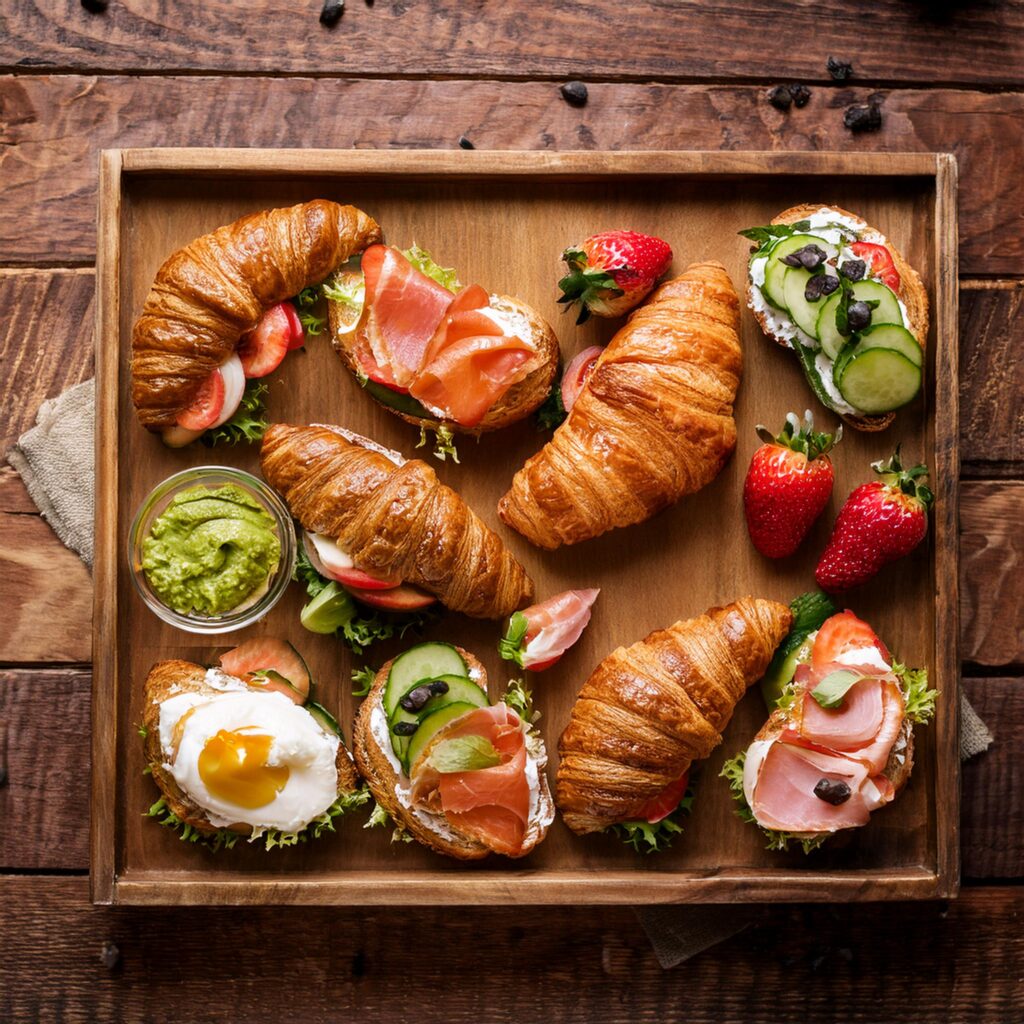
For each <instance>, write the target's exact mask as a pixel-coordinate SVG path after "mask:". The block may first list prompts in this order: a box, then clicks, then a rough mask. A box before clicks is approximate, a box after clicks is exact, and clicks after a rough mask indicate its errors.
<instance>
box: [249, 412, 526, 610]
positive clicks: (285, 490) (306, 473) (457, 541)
mask: <svg viewBox="0 0 1024 1024" xmlns="http://www.w3.org/2000/svg"><path fill="white" fill-rule="evenodd" d="M357 438H358V435H354V434H347V432H345V433H343V432H339V431H337V430H332V429H329V428H327V427H320V426H313V427H293V426H288V425H285V424H274V425H273V426H272V427H271V428H270V429H269V430H268V431H267V433H266V435H265V437H264V439H263V447H262V450H261V453H260V463H261V468H262V470H263V475H264V476H265V477H266V479H267V481H268V482H269V483H270V485H271V486H272V487H273V488H275V490H277V491H279V492H280V493H281V494H282V495H283V496H284V499H285V501H286V502H287V503H288V507H289V508H290V509H291V512H292V515H294V516H295V518H296V519H298V521H299V522H300V523H301V525H302V527H303V528H304V529H306V530H309V531H311V532H313V533H320V534H324V535H326V536H327V537H330V538H331V539H332V540H334V541H335V542H336V543H337V544H338V546H339V547H341V548H342V549H343V550H344V551H345V552H347V553H348V555H349V556H350V557H351V558H352V560H353V562H355V564H356V565H357V566H358V567H359V568H360V569H364V570H366V571H367V572H372V573H375V574H377V575H379V576H386V577H391V578H397V579H402V580H404V581H406V582H408V583H412V584H414V585H416V586H418V587H422V588H423V589H424V590H427V591H429V592H430V593H432V594H435V595H436V596H437V597H438V598H439V599H440V600H441V602H442V603H443V604H444V605H446V606H447V607H448V608H451V609H452V611H457V612H462V613H463V614H465V615H470V616H472V617H474V618H479V619H500V618H503V617H504V616H506V615H510V614H511V613H512V612H513V611H515V610H516V609H517V608H519V607H520V606H521V605H523V604H526V603H527V602H528V601H530V599H531V598H532V597H533V581H532V580H531V579H530V577H529V576H527V574H526V570H525V569H524V568H523V567H522V566H521V565H520V564H519V562H517V561H516V559H515V558H514V557H513V556H512V554H511V553H510V552H509V550H508V549H507V548H506V547H505V545H504V544H503V543H502V541H501V539H500V538H499V537H498V535H497V534H496V533H494V531H493V530H491V529H489V528H488V527H487V526H486V525H485V524H484V523H483V522H482V521H481V520H480V519H479V517H478V516H477V515H476V513H474V512H473V511H472V509H470V508H469V506H468V505H466V503H465V502H464V501H463V500H462V498H460V497H459V496H458V494H456V493H455V491H453V490H452V489H451V488H450V487H445V486H444V485H443V484H442V483H440V481H439V480H438V479H437V475H436V474H435V473H434V471H433V470H432V469H431V468H430V466H428V465H427V464H426V463H425V462H420V461H419V460H418V459H411V460H409V461H405V460H400V456H395V457H394V458H391V457H389V455H386V454H384V451H385V449H377V448H376V447H375V446H372V444H373V443H372V442H365V439H358V440H356V439H357ZM360 442H365V444H364V443H360ZM366 444H368V445H371V446H372V447H366V446H365V445H366ZM396 460H400V461H396Z"/></svg>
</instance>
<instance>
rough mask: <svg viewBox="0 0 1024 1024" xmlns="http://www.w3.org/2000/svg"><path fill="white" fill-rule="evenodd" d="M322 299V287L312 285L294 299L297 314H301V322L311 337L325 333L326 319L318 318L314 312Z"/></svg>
mask: <svg viewBox="0 0 1024 1024" xmlns="http://www.w3.org/2000/svg"><path fill="white" fill-rule="evenodd" d="M322 297H323V288H322V286H321V285H318V284H311V285H310V286H309V287H308V288H303V289H302V291H301V292H299V294H298V295H296V296H295V298H294V299H292V303H293V305H294V306H295V309H296V312H297V313H298V314H299V320H300V321H301V323H302V327H303V330H304V331H305V332H306V333H307V334H308V335H310V336H311V337H315V336H316V335H318V334H321V333H323V329H324V325H325V324H326V323H327V318H326V317H322V316H317V315H316V313H314V312H313V306H315V305H316V304H317V303H318V302H319V301H320V299H321V298H322Z"/></svg>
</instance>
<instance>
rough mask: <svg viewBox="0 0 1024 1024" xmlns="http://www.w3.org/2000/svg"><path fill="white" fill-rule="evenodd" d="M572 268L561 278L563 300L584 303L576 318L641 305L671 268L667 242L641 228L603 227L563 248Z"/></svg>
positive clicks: (611, 313)
mask: <svg viewBox="0 0 1024 1024" xmlns="http://www.w3.org/2000/svg"><path fill="white" fill-rule="evenodd" d="M562 259H563V260H564V261H565V262H566V264H567V265H568V267H569V273H568V274H567V275H566V276H565V277H563V278H562V280H561V281H559V282H558V287H559V288H561V289H562V297H561V298H560V299H559V300H558V301H559V302H561V303H568V304H570V305H572V304H573V303H576V302H579V303H580V314H579V316H578V317H577V318H576V323H578V324H581V323H583V322H584V321H585V320H587V318H588V317H589V316H590V314H591V313H593V314H594V315H595V316H621V315H622V314H623V313H626V312H628V311H629V310H631V309H632V308H633V307H634V306H635V305H637V304H638V303H639V302H640V301H641V300H642V299H643V298H644V297H645V296H646V295H647V294H648V293H649V292H650V290H651V289H652V288H653V287H654V284H655V282H656V281H657V280H658V278H659V277H661V275H662V274H664V273H665V271H666V270H668V265H669V264H670V263H671V262H672V249H671V248H670V247H669V244H668V242H664V241H662V240H661V239H660V238H655V237H654V236H653V235H644V234H641V233H640V232H639V231H604V232H602V233H601V234H598V235H591V236H590V237H589V238H588V239H586V240H585V241H584V242H583V244H582V245H575V246H570V247H569V248H568V249H566V250H565V252H563V253H562Z"/></svg>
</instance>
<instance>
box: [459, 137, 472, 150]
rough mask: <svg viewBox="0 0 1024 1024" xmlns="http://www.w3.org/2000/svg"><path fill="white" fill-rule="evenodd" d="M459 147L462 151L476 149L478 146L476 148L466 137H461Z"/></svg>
mask: <svg viewBox="0 0 1024 1024" xmlns="http://www.w3.org/2000/svg"><path fill="white" fill-rule="evenodd" d="M459 146H460V147H461V148H462V149H476V146H474V145H473V143H472V142H470V141H469V139H467V138H466V136H465V135H460V136H459Z"/></svg>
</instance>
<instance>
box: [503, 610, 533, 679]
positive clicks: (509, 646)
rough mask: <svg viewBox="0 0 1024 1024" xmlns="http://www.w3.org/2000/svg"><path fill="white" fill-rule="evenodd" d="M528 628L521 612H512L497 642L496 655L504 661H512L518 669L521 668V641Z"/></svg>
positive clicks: (524, 637)
mask: <svg viewBox="0 0 1024 1024" xmlns="http://www.w3.org/2000/svg"><path fill="white" fill-rule="evenodd" d="M529 628H530V624H529V623H528V622H527V621H526V616H525V615H524V614H523V613H522V612H513V613H512V618H510V619H509V620H508V629H507V630H506V631H505V635H504V636H503V637H502V638H501V639H500V640H499V641H498V653H499V654H500V655H501V656H502V657H503V658H504V659H505V660H506V661H514V662H515V663H516V664H517V665H518V666H519V667H520V668H522V667H523V641H524V640H525V639H526V631H527V630H528V629H529Z"/></svg>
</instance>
